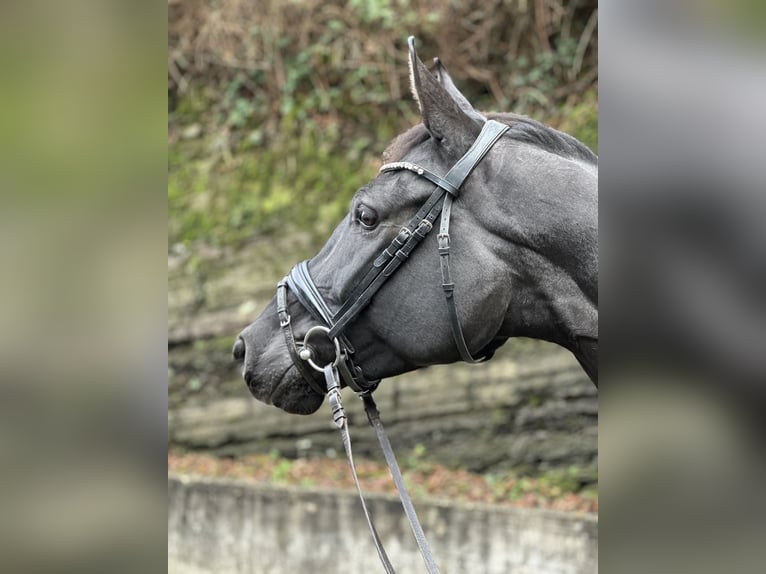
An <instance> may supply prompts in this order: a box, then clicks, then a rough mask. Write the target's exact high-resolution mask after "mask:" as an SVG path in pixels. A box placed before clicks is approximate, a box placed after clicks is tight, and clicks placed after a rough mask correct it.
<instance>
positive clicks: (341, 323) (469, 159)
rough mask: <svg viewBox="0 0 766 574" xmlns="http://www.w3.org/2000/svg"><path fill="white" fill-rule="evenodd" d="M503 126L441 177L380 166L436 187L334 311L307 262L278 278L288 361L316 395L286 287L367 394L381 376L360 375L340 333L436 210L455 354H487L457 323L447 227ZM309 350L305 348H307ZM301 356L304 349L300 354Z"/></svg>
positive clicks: (487, 130) (492, 127) (411, 167)
mask: <svg viewBox="0 0 766 574" xmlns="http://www.w3.org/2000/svg"><path fill="white" fill-rule="evenodd" d="M508 129H509V128H508V126H507V125H505V124H501V123H500V122H496V121H494V120H488V121H487V122H486V123H485V124H484V127H483V128H482V130H481V133H480V134H479V136H478V137H477V138H476V140H475V141H474V143H473V145H472V146H471V147H470V149H469V150H468V151H467V152H466V153H465V155H463V157H461V158H460V159H459V160H458V162H457V163H456V164H455V165H454V166H453V167H452V168H451V169H450V170H449V171H448V172H447V174H446V175H445V176H444V177H440V176H438V175H436V174H435V173H433V172H432V171H431V170H429V169H426V168H424V167H422V166H419V165H417V164H414V163H410V162H395V163H388V164H386V165H384V166H383V167H381V168H380V172H381V173H385V172H392V171H399V170H407V171H411V172H413V173H415V174H417V175H418V176H421V177H423V178H425V179H427V180H428V181H430V182H432V183H433V184H435V185H436V188H435V189H434V190H433V192H432V193H431V195H430V197H429V198H428V199H427V200H426V202H425V203H424V204H423V206H422V207H421V208H420V209H419V210H418V212H417V213H416V214H415V215H414V216H413V217H412V219H410V221H409V223H408V224H407V225H405V226H404V227H402V228H401V229H400V231H399V233H398V234H397V235H396V237H394V239H393V240H392V241H391V243H390V244H389V245H388V247H386V249H384V250H383V251H382V252H381V253H380V255H378V256H377V257H376V258H375V260H374V261H373V263H372V266H371V267H370V269H369V270H368V272H367V274H366V275H365V276H364V277H363V278H362V279H361V281H359V283H357V285H356V287H354V289H353V290H352V292H351V295H349V297H348V298H347V299H346V301H345V302H344V303H343V304H342V305H341V306H340V308H339V309H338V310H337V311H334V312H333V311H332V310H331V309H330V307H329V305H328V304H327V302H326V301H325V299H324V297H322V294H321V293H320V292H319V289H317V287H316V285H315V284H314V280H313V279H312V278H311V274H310V273H309V268H308V261H302V262H300V263H298V264H297V265H296V266H295V267H293V269H292V270H291V271H290V273H289V275H288V276H287V277H285V278H284V279H283V280H282V281H280V282H279V284H278V286H277V313H278V315H279V324H280V327H281V329H282V332H283V334H284V336H285V342H286V344H287V348H288V350H289V351H290V355H291V357H292V360H293V363H294V364H295V366H296V367H297V368H298V369H299V371H300V372H301V374H302V375H303V377H304V378H305V379H306V381H307V382H308V383H309V384H310V385H311V387H312V388H313V389H314V390H316V391H317V392H319V393H320V394H324V392H325V390H324V389H320V388H318V387H319V385H318V384H317V383H316V381H315V380H314V377H313V374H312V373H311V370H310V368H309V366H308V365H307V364H306V362H307V358H308V357H307V358H306V359H304V358H303V357H301V350H299V349H298V346H297V344H296V341H295V337H294V336H293V333H292V326H291V319H290V314H289V312H288V309H287V289H288V288H289V289H290V290H291V291H292V292H293V293H294V294H295V295H296V297H297V298H298V300H299V301H300V303H301V305H302V306H303V307H304V308H305V309H306V310H307V311H308V312H309V313H310V314H311V315H312V316H313V317H314V319H315V320H317V321H318V322H319V324H320V325H323V326H325V327H327V328H328V329H329V331H328V332H327V336H328V338H329V339H330V340H332V341H335V340H337V341H338V342H339V345H340V350H341V357H340V360H339V361H338V365H337V366H338V370H339V372H340V375H341V378H342V379H343V381H344V382H345V383H346V384H347V385H348V386H349V387H351V388H352V389H353V390H354V391H355V392H357V393H365V392H367V393H370V392H372V391H374V390H375V388H377V386H378V384H379V383H380V380H374V381H370V380H368V379H367V378H366V377H365V375H364V373H363V371H362V369H361V367H359V366H358V365H357V364H356V363H355V362H354V359H353V357H354V353H355V350H354V347H353V345H352V344H351V342H350V341H349V340H348V338H347V337H346V335H345V334H344V331H345V329H346V327H348V325H349V324H350V323H351V322H352V321H353V320H354V319H356V317H357V316H358V315H359V313H361V312H362V310H363V309H364V308H365V307H366V306H367V305H368V304H369V303H370V301H371V300H372V297H373V296H374V295H375V293H377V292H378V290H380V288H381V287H382V286H383V285H384V283H385V282H386V281H387V280H388V279H389V278H390V277H391V276H392V275H393V274H394V272H395V271H396V270H397V269H398V268H399V266H400V265H401V264H402V263H403V262H404V261H406V260H407V258H408V257H409V256H410V254H411V253H412V251H413V250H414V249H415V248H416V247H417V246H418V245H419V244H420V242H421V241H422V240H423V239H424V238H425V237H426V236H427V235H428V233H429V232H430V231H431V229H433V227H434V222H435V221H436V218H437V217H438V216H439V214H440V213H441V223H440V225H439V234H438V236H437V239H438V245H439V260H440V265H441V273H442V289H443V291H444V295H445V298H446V302H447V310H448V311H449V316H450V325H451V328H452V335H453V337H454V339H455V343H456V345H457V348H458V351H459V353H460V357H461V358H462V359H463V360H464V361H467V362H471V363H475V362H479V361H481V360H486V358H488V357H482V358H481V359H478V360H477V359H474V357H472V356H471V353H470V351H469V350H468V346H467V345H466V342H465V337H464V336H463V330H462V328H461V326H460V321H459V319H458V315H457V308H456V304H455V297H454V289H455V285H454V283H453V282H452V277H451V274H450V235H449V226H450V216H451V213H452V203H453V201H454V200H455V199H456V198H457V197H458V196H459V194H460V188H461V186H462V185H463V182H464V181H465V180H466V178H467V177H468V176H469V175H470V173H471V172H472V171H473V169H474V168H475V167H476V166H477V165H478V164H479V162H481V160H482V159H483V158H484V156H485V155H486V154H487V152H489V150H490V149H491V148H492V146H493V145H494V144H495V143H496V142H497V141H498V139H500V137H501V136H502V135H503V134H504V133H505V132H506V131H508ZM305 343H306V339H305V338H304V345H303V346H302V347H303V349H307V347H306V345H305ZM308 350H309V352H310V349H308ZM305 355H306V353H304V356H305Z"/></svg>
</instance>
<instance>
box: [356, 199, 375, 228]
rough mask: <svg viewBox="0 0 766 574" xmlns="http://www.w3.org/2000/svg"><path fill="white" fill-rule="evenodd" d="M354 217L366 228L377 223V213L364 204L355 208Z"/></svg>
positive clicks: (372, 226)
mask: <svg viewBox="0 0 766 574" xmlns="http://www.w3.org/2000/svg"><path fill="white" fill-rule="evenodd" d="M356 218H357V220H358V221H359V223H361V224H362V227H365V228H367V229H372V228H374V227H375V225H376V224H377V223H378V214H377V213H375V212H374V211H373V210H372V209H370V208H369V207H366V206H364V205H362V206H360V207H359V208H358V209H357V210H356Z"/></svg>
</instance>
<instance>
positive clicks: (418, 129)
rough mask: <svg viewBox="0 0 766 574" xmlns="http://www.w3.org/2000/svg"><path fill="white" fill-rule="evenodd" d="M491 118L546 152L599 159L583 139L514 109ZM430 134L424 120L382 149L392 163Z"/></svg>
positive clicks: (510, 134) (592, 160)
mask: <svg viewBox="0 0 766 574" xmlns="http://www.w3.org/2000/svg"><path fill="white" fill-rule="evenodd" d="M486 116H487V118H488V119H491V120H495V121H498V122H502V123H504V124H506V125H508V126H510V128H511V129H510V130H508V131H507V132H506V134H505V136H506V137H510V138H511V139H513V140H516V141H518V142H521V143H526V144H529V145H532V146H535V147H538V148H540V149H542V150H545V151H547V152H550V153H553V154H556V155H558V156H561V157H565V158H570V159H579V160H582V161H586V162H588V163H592V164H596V163H598V156H596V154H594V153H593V152H592V151H591V150H590V148H588V146H586V145H585V144H584V143H582V142H581V141H579V140H577V139H576V138H574V137H572V136H570V135H569V134H565V133H564V132H560V131H558V130H555V129H553V128H551V127H548V126H546V125H544V124H542V123H540V122H538V121H537V120H533V119H532V118H528V117H526V116H521V115H518V114H512V113H489V114H487V115H486ZM429 137H431V136H430V134H429V133H428V130H426V127H425V126H424V125H423V124H417V125H416V126H413V127H411V128H410V129H408V130H407V131H406V132H404V133H402V134H400V135H398V136H397V137H396V138H394V140H393V141H392V142H391V144H389V146H388V148H386V150H385V151H384V152H383V162H384V163H390V162H394V161H401V159H402V158H403V157H404V156H405V155H406V154H407V152H409V151H410V150H411V149H412V148H414V147H415V146H417V145H419V144H421V143H423V142H424V141H426V140H427V139H428V138H429Z"/></svg>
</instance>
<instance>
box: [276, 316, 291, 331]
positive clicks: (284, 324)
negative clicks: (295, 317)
mask: <svg viewBox="0 0 766 574" xmlns="http://www.w3.org/2000/svg"><path fill="white" fill-rule="evenodd" d="M285 317H286V318H283V317H282V315H281V314H280V315H279V326H280V327H281V328H283V329H284V328H285V327H287V326H288V325H289V324H290V321H291V320H292V317H290V315H289V314H287V313H285Z"/></svg>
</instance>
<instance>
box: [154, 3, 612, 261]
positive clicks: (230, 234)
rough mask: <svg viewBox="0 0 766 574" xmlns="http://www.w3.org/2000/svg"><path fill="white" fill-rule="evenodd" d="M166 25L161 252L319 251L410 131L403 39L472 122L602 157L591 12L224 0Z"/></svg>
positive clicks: (179, 12)
mask: <svg viewBox="0 0 766 574" xmlns="http://www.w3.org/2000/svg"><path fill="white" fill-rule="evenodd" d="M168 10H169V35H170V37H169V44H170V45H169V52H168V53H169V61H168V71H169V72H168V73H169V78H168V80H169V88H168V89H169V102H170V115H169V129H168V135H169V148H170V149H169V176H168V209H169V245H170V246H171V248H172V247H173V246H186V247H189V246H191V245H192V244H194V243H197V242H199V243H205V244H211V245H217V246H238V245H241V244H243V243H244V242H246V241H247V240H248V239H250V238H251V237H253V235H264V234H269V233H271V232H273V231H274V230H275V229H279V228H282V227H283V226H285V225H294V226H297V227H301V228H303V229H313V231H315V232H317V233H318V234H321V235H324V234H326V233H327V232H328V231H329V228H330V227H332V226H333V225H334V224H335V223H336V222H337V220H338V219H339V218H340V217H341V216H342V214H343V213H344V212H345V210H346V208H347V205H348V201H349V199H350V197H351V195H352V194H353V193H354V191H355V190H356V189H357V188H358V187H359V186H360V185H362V184H363V183H364V182H365V181H366V180H368V179H369V178H370V177H371V176H372V175H373V174H374V173H375V165H376V163H377V162H378V158H379V156H380V153H381V152H382V150H383V149H384V147H385V146H386V145H387V143H388V142H389V140H390V139H391V138H392V137H393V136H394V135H396V134H397V133H399V132H400V131H402V130H404V129H405V128H407V127H409V126H410V125H412V124H414V123H416V122H417V121H418V117H417V113H416V106H415V105H414V104H413V102H412V101H411V98H410V96H409V88H408V79H407V71H406V49H405V46H406V43H405V40H406V37H407V36H408V35H409V34H414V35H415V36H416V37H417V39H418V49H419V53H420V54H421V56H422V57H423V58H424V61H427V58H428V57H432V56H435V55H439V56H440V58H441V59H442V61H443V62H444V63H445V65H446V66H447V67H448V68H449V69H450V71H451V73H452V75H453V76H454V77H455V79H456V81H457V82H458V84H459V86H460V87H461V89H462V90H463V92H464V93H465V94H466V95H467V96H468V97H469V99H470V100H471V101H472V102H473V103H474V104H475V105H476V106H477V107H479V108H481V109H486V110H504V111H516V112H520V113H524V114H527V115H530V116H533V117H535V118H537V119H539V120H541V121H543V122H545V123H548V124H550V125H553V126H554V127H559V128H561V129H564V130H565V131H569V132H570V133H572V134H573V135H575V136H577V137H579V138H580V139H582V140H583V141H584V142H585V143H587V144H588V145H590V146H591V147H593V148H594V149H595V148H597V137H598V136H597V116H598V112H597V96H596V83H597V67H596V62H597V38H596V22H597V19H596V14H597V12H596V2H595V1H593V0H573V1H568V2H564V0H542V1H541V2H534V3H532V2H527V1H526V0H517V1H511V2H505V1H499V0H497V1H490V2H486V1H485V0H481V1H479V0H465V1H462V2H454V1H446V0H444V1H437V2H434V1H433V0H415V1H414V2H405V1H404V0H348V1H347V2H339V1H337V0H336V1H331V2H326V1H324V0H288V1H286V2H277V1H276V0H256V1H245V0H219V1H218V2H215V3H208V2H202V1H201V0H196V1H191V2H174V3H170V4H169V5H168Z"/></svg>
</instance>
